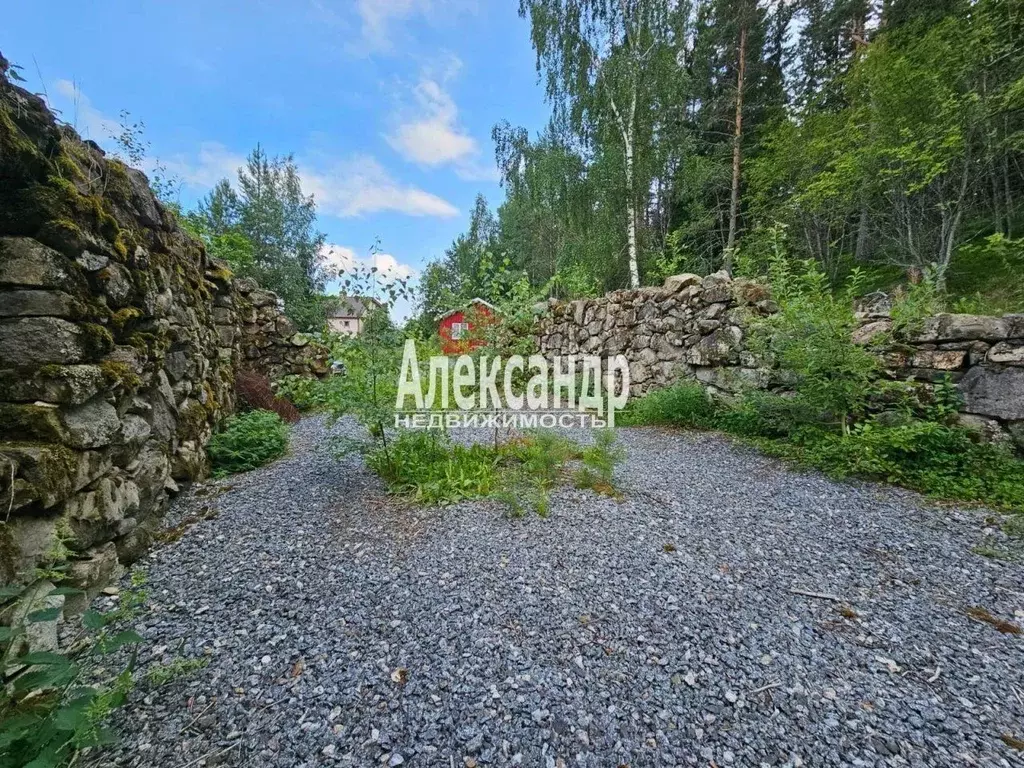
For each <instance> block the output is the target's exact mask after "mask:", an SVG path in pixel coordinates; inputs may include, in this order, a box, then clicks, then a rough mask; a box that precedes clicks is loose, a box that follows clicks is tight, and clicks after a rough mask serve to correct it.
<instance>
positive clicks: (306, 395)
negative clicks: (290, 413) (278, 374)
mask: <svg viewBox="0 0 1024 768" xmlns="http://www.w3.org/2000/svg"><path fill="white" fill-rule="evenodd" d="M274 390H275V392H276V393H277V394H278V396H279V397H282V398H284V399H285V400H288V401H289V402H291V403H292V405H294V406H295V407H296V408H298V409H299V410H300V411H315V410H319V409H320V408H323V407H324V406H325V405H326V400H325V397H324V390H325V387H324V384H323V382H322V381H320V379H315V378H313V377H312V376H296V375H289V376H283V377H282V378H280V379H278V380H277V381H275V382H274Z"/></svg>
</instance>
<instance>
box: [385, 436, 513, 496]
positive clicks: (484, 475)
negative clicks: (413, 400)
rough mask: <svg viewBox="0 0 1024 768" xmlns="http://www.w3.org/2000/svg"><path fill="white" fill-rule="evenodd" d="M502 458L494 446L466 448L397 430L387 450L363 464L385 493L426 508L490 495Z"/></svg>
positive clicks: (435, 437) (443, 437)
mask: <svg viewBox="0 0 1024 768" xmlns="http://www.w3.org/2000/svg"><path fill="white" fill-rule="evenodd" d="M500 458H501V457H500V455H499V454H498V452H497V451H495V449H494V448H493V447H492V446H489V445H480V444H477V445H471V446H465V445H460V444H459V443H455V442H452V441H451V440H450V439H449V438H448V437H447V436H446V435H444V434H441V433H438V432H435V431H430V430H401V431H399V432H398V433H397V435H396V436H395V437H394V439H393V440H392V441H391V444H390V446H389V447H388V449H387V450H385V449H384V447H383V445H379V446H378V447H377V448H375V449H373V450H372V451H370V452H369V453H368V454H367V464H368V465H369V467H370V468H371V469H372V470H374V471H375V472H376V473H377V474H378V475H380V476H381V477H382V478H383V479H384V481H385V482H386V483H387V484H388V488H389V489H390V490H391V491H392V492H393V493H397V494H401V495H408V496H411V497H412V498H414V499H416V500H417V501H421V502H424V503H427V504H451V503H454V502H457V501H461V500H463V499H476V498H482V497H486V496H488V495H489V494H490V493H491V491H492V490H494V488H495V487H496V480H497V467H498V463H499V461H500Z"/></svg>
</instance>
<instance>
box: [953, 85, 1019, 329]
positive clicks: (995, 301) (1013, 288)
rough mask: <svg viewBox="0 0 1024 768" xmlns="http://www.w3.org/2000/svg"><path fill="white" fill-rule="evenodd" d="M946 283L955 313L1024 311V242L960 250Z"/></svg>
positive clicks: (997, 241)
mask: <svg viewBox="0 0 1024 768" xmlns="http://www.w3.org/2000/svg"><path fill="white" fill-rule="evenodd" d="M1022 82H1024V80H1022ZM946 280H947V286H948V290H949V295H950V297H956V298H955V299H954V302H953V311H954V312H962V313H965V314H973V315H1002V314H1006V313H1010V312H1020V311H1022V310H1024V238H1018V239H1012V238H1008V237H1006V236H1005V235H1004V234H1003V233H1001V232H997V233H995V234H993V235H989V236H988V237H985V238H982V239H980V240H978V241H976V242H971V243H968V244H966V245H963V246H961V247H960V250H959V251H957V254H956V257H955V258H954V259H953V263H952V264H951V266H950V269H949V273H948V275H947V278H946Z"/></svg>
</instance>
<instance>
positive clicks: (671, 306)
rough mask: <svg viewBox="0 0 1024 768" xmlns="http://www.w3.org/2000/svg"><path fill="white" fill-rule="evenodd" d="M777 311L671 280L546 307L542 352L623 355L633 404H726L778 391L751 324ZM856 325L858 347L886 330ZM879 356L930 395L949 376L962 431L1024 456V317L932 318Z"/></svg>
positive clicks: (872, 323)
mask: <svg viewBox="0 0 1024 768" xmlns="http://www.w3.org/2000/svg"><path fill="white" fill-rule="evenodd" d="M777 309H778V308H777V306H776V305H775V303H774V302H773V301H772V299H771V297H770V294H769V291H768V289H767V288H765V287H764V286H762V285H759V284H757V283H755V282H752V281H749V280H744V279H736V280H732V279H730V277H729V276H728V275H727V274H726V273H724V272H719V273H716V274H714V275H709V276H707V277H700V276H698V275H689V274H687V275H676V276H674V277H670V278H669V279H668V280H667V281H666V283H665V286H664V287H662V288H642V289H639V290H632V291H616V292H614V293H610V294H608V295H607V296H604V297H601V298H597V299H581V300H578V301H573V302H566V303H558V302H555V303H552V304H551V305H550V306H549V307H548V311H547V312H546V313H545V315H544V316H543V317H542V318H541V320H540V324H539V326H538V344H539V347H540V349H541V352H542V353H543V354H546V355H547V356H549V357H553V356H555V355H562V356H565V355H579V354H595V355H617V354H623V355H625V356H626V359H627V360H628V361H629V369H630V382H631V385H630V388H631V395H632V396H634V397H635V396H639V395H642V394H645V393H646V392H649V391H651V390H653V389H658V388H661V387H665V386H668V385H670V384H672V383H674V382H676V381H679V380H681V379H695V380H697V381H699V382H701V383H702V384H704V385H706V386H707V387H709V388H710V389H712V390H713V391H715V392H717V393H719V394H721V395H724V396H729V395H735V394H738V393H740V392H743V391H746V390H750V389H776V390H779V389H785V381H784V380H783V379H782V378H781V377H780V376H778V375H777V373H776V372H775V371H773V370H772V368H771V366H769V365H766V364H765V363H764V361H761V360H759V359H758V358H757V357H756V356H755V355H754V354H753V353H752V352H751V351H750V347H749V343H748V342H749V334H750V330H749V329H750V325H751V322H752V321H755V320H756V319H757V318H758V317H764V316H767V315H769V314H772V313H774V312H776V311H777ZM861 320H862V325H861V326H860V328H858V330H857V331H856V333H855V335H854V341H856V342H857V343H860V344H868V343H869V342H872V341H873V340H874V341H875V342H877V340H878V339H879V338H885V337H884V336H881V335H880V334H884V333H886V332H888V331H891V330H892V320H891V319H890V318H889V317H888V315H887V314H886V313H884V312H865V313H862V315H861ZM880 357H881V359H882V362H883V365H884V368H885V370H886V372H887V374H888V375H889V376H891V377H892V378H899V379H913V380H915V381H917V382H920V383H922V384H923V385H926V386H927V385H933V384H934V383H936V382H938V381H941V380H943V379H944V378H945V377H947V376H948V377H949V378H950V379H951V380H952V381H953V382H955V383H956V385H957V387H958V388H959V390H960V392H961V394H962V395H963V399H964V408H963V411H964V413H963V414H962V420H963V421H964V423H965V424H966V425H968V426H971V427H973V428H976V429H978V430H979V431H981V432H982V433H983V434H984V435H985V436H986V437H988V438H991V439H996V440H1006V441H1011V440H1012V441H1014V442H1015V443H1016V445H1017V446H1018V447H1020V448H1021V449H1024V315H1006V316H1004V317H984V316H975V315H953V314H944V315H937V316H935V317H932V318H928V319H927V320H926V321H925V322H924V323H923V325H922V327H921V329H920V331H919V332H918V333H916V334H915V335H914V336H913V338H911V339H910V340H909V341H907V342H905V343H901V344H898V345H897V344H893V345H889V346H887V347H886V348H884V349H883V350H882V351H881V352H880Z"/></svg>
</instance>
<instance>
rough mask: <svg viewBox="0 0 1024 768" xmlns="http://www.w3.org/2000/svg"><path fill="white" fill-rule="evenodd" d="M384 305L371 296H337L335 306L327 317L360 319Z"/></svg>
mask: <svg viewBox="0 0 1024 768" xmlns="http://www.w3.org/2000/svg"><path fill="white" fill-rule="evenodd" d="M383 306H384V305H383V304H381V303H380V302H379V301H377V300H376V299H375V298H373V297H372V296H339V297H338V303H337V305H336V306H335V307H334V308H333V309H332V310H331V311H330V312H329V313H328V315H327V316H328V317H362V316H363V315H365V314H366V313H367V312H369V311H370V310H371V309H373V308H374V307H383Z"/></svg>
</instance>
